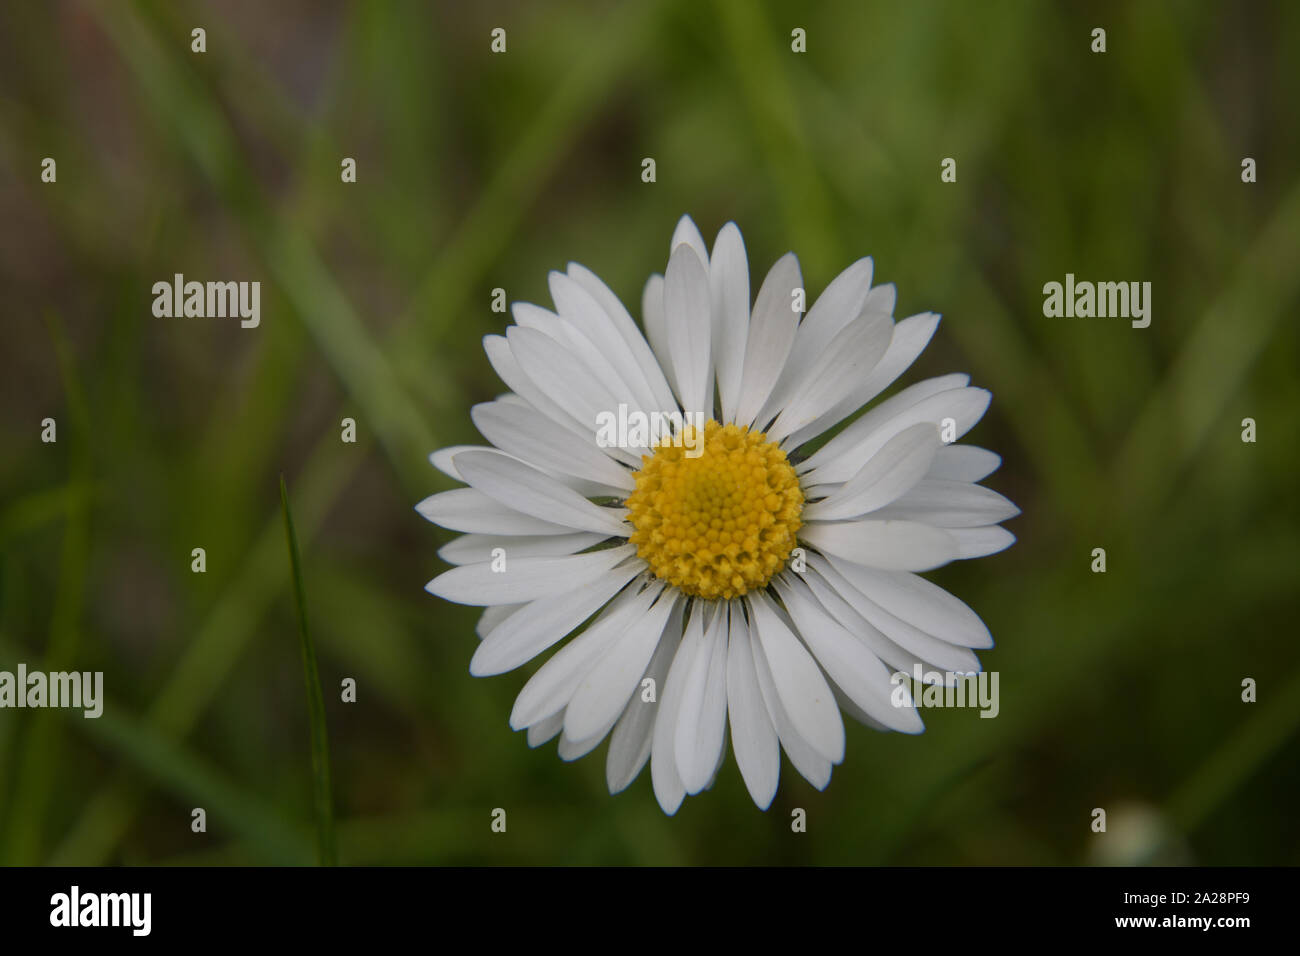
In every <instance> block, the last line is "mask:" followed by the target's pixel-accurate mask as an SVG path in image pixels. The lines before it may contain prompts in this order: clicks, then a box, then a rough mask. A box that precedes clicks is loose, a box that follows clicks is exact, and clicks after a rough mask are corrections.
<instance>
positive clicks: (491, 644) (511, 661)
mask: <svg viewBox="0 0 1300 956" xmlns="http://www.w3.org/2000/svg"><path fill="white" fill-rule="evenodd" d="M642 570H643V567H642V566H639V565H638V563H637V562H635V561H630V562H628V563H627V564H624V565H622V566H621V567H617V568H614V569H613V570H612V571H607V572H606V573H605V574H604V575H603V576H601V577H600V578H597V579H596V580H595V581H593V582H591V583H590V584H588V585H586V586H585V587H582V588H577V589H575V590H572V591H566V592H563V593H559V594H551V595H548V596H547V597H544V598H539V599H538V600H536V601H533V602H532V603H531V604H529V605H528V606H527V607H526V608H524V609H522V610H520V611H519V612H518V613H515V614H512V615H510V616H509V617H508V618H506V619H505V620H504V621H503V622H501V624H499V625H498V626H497V628H496V629H495V630H494V631H493V632H492V633H491V634H489V635H488V636H487V637H486V638H484V640H483V643H482V644H480V645H479V646H478V650H477V651H475V652H474V656H473V658H471V659H470V662H469V672H470V673H471V674H473V675H474V676H475V677H487V676H490V675H492V674H504V673H505V672H506V671H511V670H514V669H515V668H516V667H518V666H519V665H521V664H524V663H526V662H527V661H530V660H532V659H533V658H534V657H536V656H537V655H538V654H540V653H541V652H542V651H544V650H546V649H547V648H548V647H550V646H551V645H552V644H554V643H555V642H556V641H558V640H560V639H561V638H563V637H564V636H565V635H567V634H569V633H570V632H571V631H573V629H574V628H576V627H577V626H578V625H579V624H581V623H582V622H583V621H585V620H586V619H587V618H589V617H591V615H593V614H595V613H596V611H598V610H600V608H602V607H604V605H605V602H606V601H608V600H610V599H611V598H612V597H613V596H614V595H615V594H617V593H618V592H619V591H620V590H621V589H622V588H623V587H624V586H625V585H626V584H627V583H628V582H629V581H631V580H632V578H634V577H636V575H637V574H639V573H640V572H641V571H642Z"/></svg>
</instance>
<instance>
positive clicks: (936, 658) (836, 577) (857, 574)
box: [808, 556, 980, 674]
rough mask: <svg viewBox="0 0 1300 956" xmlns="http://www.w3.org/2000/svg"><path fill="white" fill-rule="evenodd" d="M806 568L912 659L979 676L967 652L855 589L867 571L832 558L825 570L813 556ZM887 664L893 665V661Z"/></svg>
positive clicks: (975, 660) (977, 666)
mask: <svg viewBox="0 0 1300 956" xmlns="http://www.w3.org/2000/svg"><path fill="white" fill-rule="evenodd" d="M808 564H809V567H812V568H815V569H816V570H817V572H818V573H819V574H821V575H822V577H823V578H825V579H826V580H827V581H829V582H830V583H831V584H832V585H834V587H835V592H836V594H838V595H839V596H840V597H841V598H842V599H843V600H844V601H846V602H847V603H848V604H849V605H850V606H851V607H852V608H853V610H854V612H855V613H856V614H858V615H859V616H860V617H861V618H862V619H863V620H864V621H866V622H867V623H868V624H870V626H871V627H873V628H874V629H876V630H877V631H879V632H880V633H881V634H882V635H884V636H885V637H886V638H888V639H889V640H890V641H891V642H892V643H894V644H896V645H898V646H899V647H900V648H902V649H903V650H905V651H907V652H908V653H909V654H910V655H911V656H912V657H914V658H916V659H917V660H920V661H922V662H924V663H925V664H928V665H932V666H934V667H937V668H939V669H940V670H943V671H952V672H953V673H959V674H974V673H978V672H979V670H980V662H979V658H978V657H976V656H975V653H974V652H973V651H972V650H971V649H970V648H968V647H959V646H957V645H956V644H950V643H948V642H947V641H944V640H941V639H940V638H938V637H935V636H934V635H933V634H927V633H926V632H924V631H922V630H921V629H920V628H917V627H915V626H913V625H912V624H909V623H908V622H907V621H904V620H903V619H902V618H900V617H898V616H897V615H895V614H891V613H890V612H889V611H887V610H885V609H884V608H883V607H881V606H880V605H879V604H877V603H876V602H874V601H872V600H871V599H870V598H868V597H867V596H866V594H865V593H864V592H863V590H862V588H860V587H858V584H859V583H861V582H862V581H863V579H864V576H865V573H866V571H867V569H866V568H862V567H859V566H857V565H854V564H848V563H845V562H843V561H837V560H835V559H834V558H832V559H831V561H830V566H829V567H827V566H826V565H825V564H824V563H822V559H820V558H818V559H816V560H814V559H813V556H809V561H808ZM823 604H825V605H826V607H827V608H828V609H829V608H830V605H829V604H828V603H827V602H825V601H823ZM841 623H843V622H841ZM847 626H848V625H846V627H847ZM849 630H850V631H851V632H853V633H858V630H857V629H855V628H853V627H849ZM877 656H878V657H882V658H884V659H886V660H889V658H886V657H885V655H884V654H877ZM889 662H890V664H891V665H894V660H890V661H889ZM901 663H908V662H907V661H902V662H901ZM909 666H910V665H909Z"/></svg>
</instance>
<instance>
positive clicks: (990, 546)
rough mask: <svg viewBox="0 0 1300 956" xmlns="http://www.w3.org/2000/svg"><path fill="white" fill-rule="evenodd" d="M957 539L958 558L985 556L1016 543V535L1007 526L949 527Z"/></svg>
mask: <svg viewBox="0 0 1300 956" xmlns="http://www.w3.org/2000/svg"><path fill="white" fill-rule="evenodd" d="M948 534H950V535H952V537H953V538H954V539H956V541H957V557H958V559H966V558H983V557H987V556H988V555H990V554H997V553H998V552H999V551H1005V550H1006V549H1007V548H1009V547H1011V546H1012V545H1013V544H1015V543H1016V536H1015V535H1014V534H1012V533H1011V532H1010V531H1008V530H1007V529H1006V528H999V527H998V526H997V525H994V526H993V527H991V528H949V529H948Z"/></svg>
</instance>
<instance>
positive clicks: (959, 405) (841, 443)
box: [796, 388, 993, 484]
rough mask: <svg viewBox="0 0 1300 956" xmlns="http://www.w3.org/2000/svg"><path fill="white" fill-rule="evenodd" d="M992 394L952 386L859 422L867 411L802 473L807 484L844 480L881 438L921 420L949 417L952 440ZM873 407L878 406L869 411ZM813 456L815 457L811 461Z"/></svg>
mask: <svg viewBox="0 0 1300 956" xmlns="http://www.w3.org/2000/svg"><path fill="white" fill-rule="evenodd" d="M992 398H993V396H992V394H991V393H989V392H988V391H987V390H985V389H982V388H954V389H950V390H948V391H946V392H940V393H939V394H937V395H931V396H930V397H929V398H924V399H922V400H921V401H919V402H917V403H916V404H915V405H912V406H911V407H909V408H907V409H905V410H903V411H901V412H899V413H898V414H896V415H894V416H893V417H892V418H890V419H889V420H887V421H885V422H881V423H879V424H876V423H874V422H873V423H870V424H868V425H867V426H866V427H862V423H863V422H864V421H866V420H867V419H868V418H869V417H870V416H871V414H872V412H868V413H867V414H866V415H863V416H862V418H859V419H858V420H857V421H855V422H854V423H853V424H852V425H850V426H849V427H848V428H846V429H844V431H842V432H840V433H839V434H838V435H836V436H835V437H834V438H832V439H831V440H830V441H829V442H827V443H826V444H825V445H824V446H823V447H822V448H821V449H819V450H818V451H817V452H816V453H815V454H814V455H813V456H812V457H811V458H809V459H808V460H807V461H805V462H804V463H803V466H802V469H803V471H802V473H804V474H807V476H808V478H807V480H808V482H809V483H811V484H823V483H828V482H835V481H847V480H848V479H849V478H850V477H852V476H853V475H854V474H855V473H856V472H857V471H858V469H860V468H861V467H862V466H863V465H864V464H866V462H867V460H868V459H870V458H871V456H872V455H874V454H875V453H876V452H877V451H879V450H880V449H881V447H882V446H883V445H884V444H885V442H887V441H889V439H891V438H893V437H894V436H895V435H897V434H898V433H899V432H901V431H902V430H903V429H904V428H910V427H911V426H912V425H916V424H919V423H921V422H931V423H933V424H936V425H939V426H941V427H942V425H943V422H944V419H952V426H953V432H954V440H956V439H957V438H960V437H961V436H962V435H964V434H966V432H968V431H970V430H971V428H973V427H974V426H975V423H976V422H978V421H979V420H980V419H981V418H982V417H984V412H985V411H987V410H988V407H989V401H990V400H991V399H992ZM879 407H883V405H882V406H879ZM876 410H878V409H873V410H872V411H876ZM873 426H874V427H873ZM943 437H947V435H944V436H943ZM813 459H817V461H816V462H814V460H813ZM796 470H798V469H796Z"/></svg>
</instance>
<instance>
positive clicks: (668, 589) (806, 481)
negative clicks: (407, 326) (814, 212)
mask: <svg viewBox="0 0 1300 956" xmlns="http://www.w3.org/2000/svg"><path fill="white" fill-rule="evenodd" d="M871 278H872V262H871V260H870V259H861V260H859V261H857V262H855V263H854V264H853V265H851V266H850V267H849V268H848V269H846V270H845V271H844V272H842V273H841V274H840V275H839V276H838V277H837V278H836V279H835V280H834V281H833V282H831V284H830V285H829V286H828V287H827V288H826V290H825V291H824V292H823V293H822V294H821V296H820V297H819V298H818V299H817V301H816V302H815V303H814V305H813V306H812V308H811V309H809V310H808V313H807V315H806V316H803V317H802V320H801V316H800V312H799V303H800V301H801V300H802V298H803V290H802V280H801V278H800V273H799V265H798V261H797V260H796V259H795V257H794V255H793V254H787V255H786V256H784V257H783V258H781V259H780V260H778V261H777V262H776V264H775V265H774V266H773V267H772V268H771V270H770V271H769V272H768V274H767V277H766V278H765V279H764V280H763V283H762V285H761V286H760V288H759V290H758V293H757V296H756V297H755V299H754V301H753V303H752V307H751V298H750V283H749V267H748V263H747V260H746V256H745V248H744V244H743V241H742V240H741V236H740V230H739V229H737V228H736V226H735V225H734V224H732V223H728V224H727V225H726V226H724V227H723V229H722V231H721V232H720V233H719V234H718V238H717V241H716V242H715V243H714V245H713V249H712V252H710V250H709V249H708V248H707V247H706V245H705V243H704V241H703V238H702V237H701V236H700V234H699V231H698V230H697V229H696V227H695V224H694V223H693V222H692V221H691V220H690V219H689V218H687V217H683V218H682V220H681V222H680V223H679V224H678V226H677V230H676V232H675V233H674V235H673V238H672V242H671V246H670V256H669V260H668V267H667V270H666V272H665V275H663V276H659V275H655V276H652V277H651V278H650V280H649V282H647V284H646V287H645V294H644V296H643V301H642V319H643V322H644V324H645V334H644V335H643V334H642V332H641V330H640V329H639V328H638V327H637V325H636V323H635V321H634V320H633V319H632V317H631V315H630V314H629V313H628V311H627V309H625V308H624V306H623V305H622V303H621V302H620V301H619V299H618V298H617V296H615V295H614V293H613V292H611V291H610V290H609V288H608V287H607V286H606V285H605V284H604V283H602V282H601V281H600V280H599V279H598V278H597V277H596V276H595V275H593V274H592V273H591V272H590V271H588V270H587V269H584V268H583V267H582V266H579V265H577V264H571V265H570V266H569V269H568V272H567V273H559V272H553V273H551V277H550V280H551V281H550V288H551V294H552V297H553V299H554V301H555V310H554V311H550V310H547V309H542V308H539V307H537V306H534V305H529V304H524V303H517V304H516V305H515V306H514V308H513V314H514V319H515V323H516V324H515V325H513V326H511V327H510V328H509V329H508V330H507V331H506V334H505V335H504V336H488V337H487V338H486V339H485V340H484V346H485V348H486V350H487V354H488V358H489V359H490V360H491V362H492V365H493V367H494V368H495V369H496V371H497V373H498V374H499V375H500V376H501V378H502V380H503V381H504V382H505V383H506V385H507V387H508V388H509V389H510V391H509V392H508V393H507V394H505V395H503V396H502V397H500V398H498V399H497V400H496V401H493V402H487V403H485V404H482V405H478V406H476V407H475V408H474V409H473V412H472V415H473V419H474V423H475V425H476V426H477V427H478V429H479V431H480V432H481V433H482V434H483V436H484V438H486V439H487V441H488V442H489V445H487V446H482V447H467V446H458V447H454V448H447V449H443V450H442V451H439V452H435V453H434V454H433V455H432V456H431V460H432V461H433V464H434V465H435V466H436V467H438V468H439V469H440V470H442V471H443V472H445V473H446V474H448V475H449V476H451V477H452V478H455V479H457V480H459V481H462V482H464V483H465V484H466V485H467V487H464V488H459V489H456V490H453V491H446V492H442V493H440V494H435V495H433V496H431V497H429V498H427V499H425V500H424V501H422V502H421V503H420V504H419V506H418V510H419V511H420V513H421V514H423V515H424V516H425V517H426V518H428V519H429V520H430V521H433V522H435V523H436V524H439V525H441V526H443V527H445V528H449V529H451V530H454V531H461V532H465V533H464V534H463V535H462V536H461V537H459V538H457V539H455V540H454V541H452V542H451V543H450V544H448V545H446V546H445V547H444V548H443V549H442V551H441V552H440V555H441V556H442V557H443V558H444V559H445V560H446V561H448V562H449V563H451V564H454V565H456V567H455V568H453V569H452V570H450V571H447V572H446V573H444V574H441V575H439V576H438V577H437V578H435V579H434V580H433V581H431V582H429V585H428V590H429V591H431V592H432V593H434V594H436V595H438V596H439V597H442V598H445V599H446V600H449V601H455V602H458V603H462V604H472V605H479V606H483V607H485V608H486V610H485V611H484V613H483V616H482V618H481V620H480V622H479V626H478V632H479V636H480V638H482V641H481V643H480V644H479V647H478V650H477V651H476V653H475V654H474V656H473V659H472V661H471V663H470V671H471V673H473V674H476V675H489V674H500V673H504V672H506V671H509V670H512V669H514V668H516V667H519V666H520V665H522V664H524V663H526V662H527V661H529V660H531V659H532V658H534V657H536V656H538V655H539V654H542V653H544V652H546V651H547V650H549V649H550V648H552V647H554V646H555V645H557V644H560V643H561V642H564V643H563V646H561V647H560V648H559V650H557V651H556V652H555V653H554V654H553V655H552V656H551V657H550V658H549V659H548V660H547V661H546V662H545V663H544V664H543V665H542V666H541V667H540V669H538V670H537V672H536V673H535V674H534V675H533V676H532V677H531V678H530V679H529V680H528V682H527V683H526V684H525V685H524V687H523V690H522V691H521V692H520V694H519V697H518V699H517V700H516V702H515V707H514V711H513V713H512V714H511V718H510V722H511V725H512V726H513V727H515V728H516V729H519V730H523V729H526V730H527V735H528V742H529V744H530V745H532V746H537V745H539V744H541V743H543V742H545V741H547V740H549V739H551V738H553V737H555V736H556V735H559V737H560V743H559V751H560V756H561V757H562V758H564V759H566V760H573V759H576V758H577V757H580V756H582V755H584V754H586V753H589V752H590V751H592V750H593V749H595V748H596V746H598V745H599V744H600V743H601V742H602V741H603V740H604V739H605V738H606V737H609V738H610V744H609V752H608V758H607V764H606V767H607V774H606V775H607V779H608V783H609V788H610V791H611V792H612V793H616V792H618V791H620V790H622V789H623V788H625V787H626V786H627V785H628V784H629V783H631V782H632V780H633V779H635V777H636V776H637V774H638V773H640V771H641V770H642V769H643V767H644V766H645V764H646V763H647V761H648V762H649V763H650V765H651V776H652V779H653V784H654V791H655V795H656V797H657V798H658V800H659V803H660V805H661V806H662V807H663V809H664V810H665V811H666V812H668V813H674V812H676V810H677V808H678V807H679V806H680V805H681V802H682V800H683V798H684V796H685V795H686V794H693V793H697V792H699V791H701V790H703V789H706V788H707V787H709V786H710V785H711V784H712V782H713V779H714V777H715V776H716V774H717V772H718V770H719V769H720V767H721V765H722V762H723V756H724V752H725V748H724V742H725V737H726V735H727V730H728V727H729V728H730V737H731V744H732V749H733V750H734V751H735V755H736V761H737V764H738V765H739V768H740V772H741V776H742V777H743V778H744V781H745V784H746V786H747V787H748V789H749V792H750V795H751V796H752V797H753V799H754V802H755V803H757V804H758V806H760V807H762V808H766V807H767V806H768V805H769V804H770V803H771V801H772V798H773V796H774V795H775V793H776V787H777V780H778V776H779V772H780V751H781V750H784V751H785V753H786V755H787V757H788V758H789V759H790V762H791V763H792V764H793V766H794V767H795V769H796V770H798V771H799V773H801V774H802V775H803V776H804V777H806V778H807V779H808V780H809V781H810V782H812V783H813V784H814V785H815V786H817V787H819V788H822V787H825V786H826V784H827V783H828V782H829V781H830V774H831V767H832V765H834V764H837V763H839V762H840V761H841V760H842V759H843V757H844V726H843V722H842V718H841V709H842V710H843V711H844V712H845V713H848V714H849V715H851V716H852V717H854V718H856V719H858V720H860V721H862V722H864V723H866V724H868V725H870V726H872V727H875V728H878V729H881V730H897V731H902V732H905V733H917V732H919V731H921V730H922V729H923V728H922V723H921V719H920V717H919V715H918V714H917V711H916V707H915V703H914V701H913V700H912V698H911V696H910V694H909V693H908V690H907V687H906V686H900V684H899V682H898V681H897V680H894V679H891V674H893V673H897V672H900V671H901V672H904V673H907V674H911V673H912V672H913V671H914V669H915V668H916V667H917V666H918V665H921V666H923V667H924V668H925V669H927V670H930V669H934V670H938V671H942V672H945V673H947V674H969V673H975V672H977V671H978V670H979V666H980V665H979V661H978V659H977V658H976V656H975V653H974V650H975V649H979V648H986V647H990V646H992V638H991V637H990V635H989V632H988V629H987V628H986V627H985V626H984V624H983V622H981V621H980V619H979V617H978V616H977V615H976V614H975V613H974V612H973V611H972V610H971V609H970V608H968V607H967V606H966V605H965V604H964V603H963V602H961V601H960V600H958V599H957V598H956V597H954V596H952V595H951V594H949V593H948V592H946V591H944V590H942V589H941V588H939V587H937V586H936V585H934V584H932V583H931V582H929V581H927V580H926V579H924V578H922V577H920V576H919V575H918V574H917V573H916V572H919V571H926V570H930V569H933V568H936V567H939V566H940V565H943V564H946V563H948V562H950V561H953V560H956V559H962V558H973V557H979V556H982V555H987V554H992V553H994V552H996V551H1000V550H1002V549H1003V548H1005V547H1007V546H1008V545H1010V544H1011V543H1012V541H1013V540H1014V538H1013V537H1012V536H1011V535H1010V534H1009V533H1008V532H1007V531H1005V530H1004V529H1003V528H1001V527H1000V525H999V522H1001V521H1004V520H1006V519H1007V518H1010V517H1013V516H1014V515H1016V514H1018V513H1019V512H1018V509H1017V508H1016V507H1015V505H1013V504H1012V503H1011V502H1009V501H1008V500H1007V499H1006V498H1004V497H1002V496H1001V495H999V494H997V493H996V492H994V491H991V490H989V489H987V488H984V487H982V486H980V485H979V484H978V482H979V481H981V480H982V479H984V478H985V477H987V476H988V475H989V474H991V473H992V472H993V471H994V470H995V469H996V468H997V467H998V465H999V464H1000V461H1001V459H1000V458H999V457H998V456H997V455H996V454H994V453H992V452H989V451H986V450H984V449H981V448H976V447H974V446H970V445H962V444H957V439H959V438H961V437H962V436H963V435H964V434H965V433H966V432H967V431H969V430H970V428H971V427H972V426H974V425H975V423H976V422H978V421H979V419H980V418H981V417H982V416H983V414H984V411H985V410H986V409H987V408H988V404H989V400H990V398H991V396H990V394H989V393H988V392H987V391H985V390H983V389H979V388H972V387H970V385H969V378H968V377H967V376H965V375H946V376H940V377H938V378H933V379H928V380H926V381H922V382H918V383H916V384H914V385H911V386H910V387H908V388H905V389H902V390H901V391H899V392H897V393H896V394H894V395H892V396H891V397H890V398H888V399H886V400H885V401H882V402H879V403H878V404H876V405H874V406H872V407H871V408H869V409H868V410H867V411H866V412H865V413H863V414H861V415H860V416H858V417H857V418H855V419H853V420H852V421H851V422H850V423H849V424H848V425H847V426H846V427H843V428H842V429H841V430H840V431H839V432H838V433H837V434H835V436H834V437H833V438H831V439H830V440H829V441H827V442H825V443H824V444H823V445H821V446H820V447H819V448H817V450H816V451H814V452H812V453H811V454H810V455H807V456H806V457H801V456H800V454H799V451H800V449H801V448H802V447H803V446H805V445H807V444H808V443H809V442H811V441H812V440H813V439H816V438H818V437H819V436H821V435H823V434H824V433H825V432H827V431H828V430H830V429H833V428H834V427H835V426H837V425H840V424H841V423H843V422H844V421H846V420H848V419H850V418H852V416H853V415H854V413H856V412H857V411H858V410H859V409H861V408H863V406H865V405H867V404H869V403H870V402H872V400H873V399H875V398H876V397H877V396H878V395H880V394H881V393H882V392H883V391H884V390H885V389H886V388H888V387H889V386H890V385H892V384H893V383H894V381H895V380H896V379H897V378H898V377H899V376H900V375H901V374H902V373H903V372H904V371H905V370H906V369H907V368H908V367H909V366H910V365H911V364H912V362H913V361H914V360H915V359H916V357H917V356H918V355H919V354H920V353H921V351H922V349H924V348H925V346H926V344H927V343H928V342H929V340H930V337H931V336H932V335H933V334H934V331H935V329H936V327H937V326H938V322H939V317H938V316H937V315H934V314H932V313H924V314H921V315H914V316H912V317H910V318H906V319H902V320H901V321H897V322H895V321H894V319H893V310H894V298H895V296H894V289H893V286H890V285H886V286H876V287H873V286H872V285H871ZM566 638H567V640H566Z"/></svg>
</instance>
